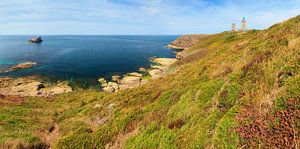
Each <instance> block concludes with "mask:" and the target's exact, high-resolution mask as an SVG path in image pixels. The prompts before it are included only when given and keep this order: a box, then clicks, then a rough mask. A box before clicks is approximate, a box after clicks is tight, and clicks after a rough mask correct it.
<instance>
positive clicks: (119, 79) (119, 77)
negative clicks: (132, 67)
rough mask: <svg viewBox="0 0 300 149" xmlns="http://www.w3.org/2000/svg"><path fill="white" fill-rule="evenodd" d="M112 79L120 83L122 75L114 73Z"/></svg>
mask: <svg viewBox="0 0 300 149" xmlns="http://www.w3.org/2000/svg"><path fill="white" fill-rule="evenodd" d="M111 80H112V81H115V82H118V83H119V82H120V81H121V76H119V75H114V76H112V77H111Z"/></svg>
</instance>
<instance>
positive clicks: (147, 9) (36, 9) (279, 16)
mask: <svg viewBox="0 0 300 149" xmlns="http://www.w3.org/2000/svg"><path fill="white" fill-rule="evenodd" d="M297 15H300V0H0V35H181V34H199V33H201V34H211V33H218V32H222V31H225V30H230V28H231V24H232V23H236V24H237V26H238V27H239V26H240V24H241V20H242V18H243V17H245V18H246V21H247V27H248V28H251V29H265V28H268V27H269V26H271V25H272V24H274V23H278V22H281V21H283V20H286V19H288V18H290V17H294V16H297Z"/></svg>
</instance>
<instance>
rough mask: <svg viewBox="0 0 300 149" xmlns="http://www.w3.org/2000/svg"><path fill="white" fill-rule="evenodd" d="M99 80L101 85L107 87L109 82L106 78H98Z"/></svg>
mask: <svg viewBox="0 0 300 149" xmlns="http://www.w3.org/2000/svg"><path fill="white" fill-rule="evenodd" d="M98 82H99V83H100V86H101V87H106V86H107V82H106V80H105V79H104V78H100V79H98Z"/></svg>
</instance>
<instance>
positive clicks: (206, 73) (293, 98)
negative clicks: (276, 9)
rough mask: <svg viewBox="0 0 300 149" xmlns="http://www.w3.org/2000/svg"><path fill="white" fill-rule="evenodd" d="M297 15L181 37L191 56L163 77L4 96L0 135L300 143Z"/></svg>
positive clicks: (60, 143)
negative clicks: (108, 88) (125, 85)
mask: <svg viewBox="0 0 300 149" xmlns="http://www.w3.org/2000/svg"><path fill="white" fill-rule="evenodd" d="M299 22H300V16H297V17H295V18H292V19H290V20H288V21H285V22H283V23H280V24H276V25H273V26H272V27H270V28H269V29H266V30H261V31H259V30H251V31H247V32H224V33H220V34H214V35H207V36H205V37H203V38H201V39H198V40H196V41H195V42H194V44H190V43H184V44H181V42H178V43H180V46H183V47H187V48H185V50H184V51H182V54H183V55H184V57H183V58H182V59H181V60H180V61H177V62H176V63H175V64H172V66H170V67H169V70H168V71H167V72H168V74H167V75H165V76H164V77H161V78H159V79H155V80H150V81H149V82H148V83H147V84H145V85H143V86H141V87H138V88H134V89H127V90H122V91H119V92H116V93H112V94H106V93H101V92H97V91H92V90H90V91H87V90H83V91H74V92H72V93H66V94H61V95H57V96H54V97H52V98H50V99H47V98H40V97H32V98H27V99H22V100H20V99H18V98H16V97H4V96H0V98H1V99H0V104H1V105H2V106H1V108H0V117H1V119H0V130H1V131H0V144H4V145H5V146H16V145H19V146H25V147H33V146H34V147H49V145H51V147H55V148H125V147H126V148H242V147H245V148H296V147H297V146H298V147H299V126H300V120H299V114H300V110H299V104H300V102H299V101H300V99H299V97H300V73H299V72H300V63H299V62H300V50H299V49H300V31H299V28H300V23H299ZM185 38H187V37H185ZM177 41H178V40H177ZM187 41H190V39H189V38H188V40H187ZM176 45H178V46H179V44H176ZM187 45H189V46H187ZM19 101H22V102H19Z"/></svg>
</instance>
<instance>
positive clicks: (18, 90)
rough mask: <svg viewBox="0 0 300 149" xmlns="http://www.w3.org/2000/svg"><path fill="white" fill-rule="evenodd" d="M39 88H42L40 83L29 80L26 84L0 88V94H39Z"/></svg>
mask: <svg viewBox="0 0 300 149" xmlns="http://www.w3.org/2000/svg"><path fill="white" fill-rule="evenodd" d="M41 88H44V86H43V84H42V83H40V82H31V83H28V84H20V85H17V86H11V87H6V88H0V94H3V95H11V96H39V95H41V94H42V93H41V91H40V89H41Z"/></svg>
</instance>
